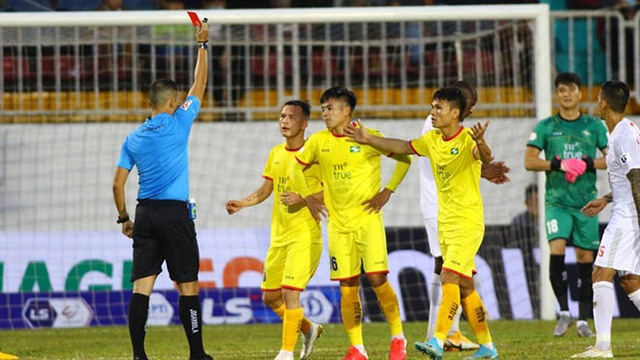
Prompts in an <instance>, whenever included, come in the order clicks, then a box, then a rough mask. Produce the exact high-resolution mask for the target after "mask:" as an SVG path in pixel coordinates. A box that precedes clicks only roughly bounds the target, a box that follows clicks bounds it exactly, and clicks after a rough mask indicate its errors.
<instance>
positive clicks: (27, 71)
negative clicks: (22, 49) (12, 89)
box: [2, 54, 35, 81]
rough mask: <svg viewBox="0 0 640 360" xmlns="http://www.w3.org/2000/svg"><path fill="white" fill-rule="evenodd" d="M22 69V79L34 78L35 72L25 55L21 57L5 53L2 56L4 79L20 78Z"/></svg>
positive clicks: (13, 79)
mask: <svg viewBox="0 0 640 360" xmlns="http://www.w3.org/2000/svg"><path fill="white" fill-rule="evenodd" d="M21 70H22V79H32V78H34V76H35V73H34V72H33V71H32V70H31V67H30V66H29V59H28V58H27V57H26V56H23V57H22V58H21V59H20V58H19V57H18V56H15V55H6V54H5V55H4V56H3V57H2V71H3V74H4V79H5V80H7V81H16V80H20V79H21V78H20V76H21V74H20V71H21Z"/></svg>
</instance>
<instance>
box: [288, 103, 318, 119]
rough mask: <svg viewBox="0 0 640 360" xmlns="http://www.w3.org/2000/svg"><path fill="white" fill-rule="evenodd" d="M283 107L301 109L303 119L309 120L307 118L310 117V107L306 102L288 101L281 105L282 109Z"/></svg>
mask: <svg viewBox="0 0 640 360" xmlns="http://www.w3.org/2000/svg"><path fill="white" fill-rule="evenodd" d="M285 106H297V107H299V108H300V109H302V113H303V114H304V118H305V119H307V120H309V118H310V117H311V105H309V103H308V102H307V101H304V100H289V101H287V102H286V103H284V105H282V107H283V108H284V107H285Z"/></svg>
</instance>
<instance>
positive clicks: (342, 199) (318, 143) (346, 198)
mask: <svg viewBox="0 0 640 360" xmlns="http://www.w3.org/2000/svg"><path fill="white" fill-rule="evenodd" d="M367 131H369V132H371V133H372V134H375V135H377V136H383V135H382V134H381V133H380V132H379V131H377V130H374V129H369V128H367ZM381 155H382V154H381V153H380V152H379V151H378V150H376V149H375V148H373V147H372V146H369V145H362V144H358V143H356V142H353V141H350V140H349V138H348V137H347V136H346V135H336V134H333V133H332V132H331V131H329V130H321V131H319V132H317V133H315V134H313V135H311V137H309V140H307V142H306V143H305V144H304V146H303V147H302V149H300V151H299V152H298V154H296V158H297V159H298V161H299V162H300V163H301V164H303V165H309V164H316V163H317V164H318V165H319V166H320V176H321V178H322V181H323V185H324V202H325V205H326V207H327V210H328V212H329V222H328V226H329V228H331V229H333V230H334V231H339V232H351V231H355V230H357V229H360V228H362V227H363V226H366V225H367V224H368V223H369V222H370V221H371V219H372V218H375V217H378V216H382V213H373V214H369V213H368V212H366V211H364V205H363V204H362V203H363V202H364V201H366V200H369V199H371V198H372V197H374V196H375V195H376V194H377V193H378V192H380V184H381V182H382V174H381V170H380V164H381V161H380V156H381Z"/></svg>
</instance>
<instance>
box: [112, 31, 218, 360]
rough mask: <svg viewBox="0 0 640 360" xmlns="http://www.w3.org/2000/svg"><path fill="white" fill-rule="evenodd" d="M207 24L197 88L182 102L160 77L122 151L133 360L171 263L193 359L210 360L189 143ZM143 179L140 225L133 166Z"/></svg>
mask: <svg viewBox="0 0 640 360" xmlns="http://www.w3.org/2000/svg"><path fill="white" fill-rule="evenodd" d="M208 37H209V29H208V26H207V24H206V22H203V23H202V24H201V25H200V26H198V27H197V32H196V39H197V42H198V55H197V57H198V58H197V62H196V69H195V74H194V83H193V86H192V87H191V89H190V90H189V94H188V95H187V98H186V100H183V101H180V100H179V99H180V91H179V90H178V85H177V84H176V82H175V81H173V80H170V79H161V80H156V81H154V82H153V83H152V84H151V86H150V88H149V103H150V106H151V117H149V118H148V119H146V121H145V122H144V124H142V125H141V126H140V127H139V128H137V129H136V130H134V131H133V132H132V133H130V134H129V135H128V136H127V137H126V139H125V140H124V143H123V144H122V149H121V152H120V158H119V159H118V162H117V164H116V170H115V175H114V179H113V200H114V202H115V205H116V209H117V210H118V220H117V223H118V224H122V233H123V234H124V235H125V236H127V237H130V238H133V269H132V272H131V281H133V294H132V295H131V301H130V302H129V334H130V336H131V344H132V345H133V358H134V359H140V360H146V359H147V355H146V353H145V349H144V337H145V332H146V322H147V314H148V308H149V296H150V295H151V291H152V289H153V284H154V283H155V280H156V278H157V276H158V274H160V272H161V271H162V270H161V265H162V263H163V262H164V261H165V260H166V261H167V269H168V270H169V276H170V277H171V280H173V281H175V282H176V283H177V284H178V290H179V291H180V305H179V311H180V320H181V321H182V325H183V327H184V330H185V333H186V335H187V340H188V341H189V349H190V352H191V354H190V359H192V360H200V359H204V360H206V359H212V357H211V356H209V355H207V354H206V353H205V352H204V347H203V345H202V310H201V307H200V298H199V295H198V292H199V289H198V266H199V259H200V255H199V251H198V242H197V240H196V231H195V226H194V223H193V218H192V217H191V216H190V215H191V214H190V211H189V210H188V203H187V200H188V199H189V162H188V151H187V147H188V142H189V133H190V131H191V125H192V124H193V122H194V120H195V119H196V116H197V115H198V112H199V111H200V102H201V99H202V98H203V96H204V91H205V87H206V84H207V71H208V69H207V65H208V62H207V41H208V40H207V39H208ZM134 166H137V167H138V174H139V189H138V206H137V207H136V214H135V219H136V222H135V225H134V223H133V221H131V219H130V218H129V213H128V212H127V207H126V199H125V184H126V182H127V178H128V177H129V173H130V171H131V169H132V168H133V167H134Z"/></svg>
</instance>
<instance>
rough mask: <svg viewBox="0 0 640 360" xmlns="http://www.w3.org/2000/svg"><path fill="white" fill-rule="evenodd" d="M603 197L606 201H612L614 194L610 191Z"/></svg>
mask: <svg viewBox="0 0 640 360" xmlns="http://www.w3.org/2000/svg"><path fill="white" fill-rule="evenodd" d="M602 198H603V199H604V201H606V202H608V203H610V202H612V201H613V194H612V193H608V194H606V195H604V196H603V197H602Z"/></svg>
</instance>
